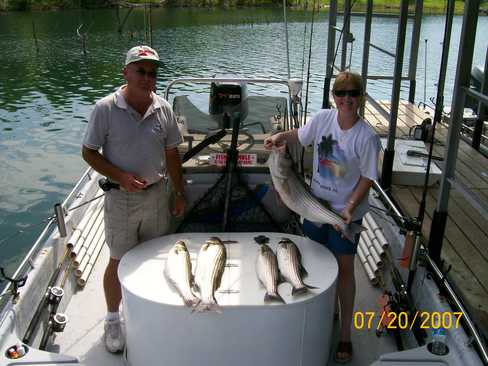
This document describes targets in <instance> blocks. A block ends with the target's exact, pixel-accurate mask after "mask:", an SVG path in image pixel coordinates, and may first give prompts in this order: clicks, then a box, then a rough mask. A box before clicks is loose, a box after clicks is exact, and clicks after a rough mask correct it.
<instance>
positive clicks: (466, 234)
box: [364, 101, 488, 336]
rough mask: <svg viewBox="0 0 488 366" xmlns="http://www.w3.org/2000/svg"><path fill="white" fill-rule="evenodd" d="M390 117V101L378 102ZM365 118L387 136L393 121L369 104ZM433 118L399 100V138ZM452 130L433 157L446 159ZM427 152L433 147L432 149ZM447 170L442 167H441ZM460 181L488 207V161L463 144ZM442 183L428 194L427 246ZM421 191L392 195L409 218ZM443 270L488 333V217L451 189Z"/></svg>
mask: <svg viewBox="0 0 488 366" xmlns="http://www.w3.org/2000/svg"><path fill="white" fill-rule="evenodd" d="M379 103H380V104H381V106H382V107H383V108H384V109H385V110H386V111H387V112H388V113H390V103H389V102H384V101H383V102H379ZM364 117H365V119H366V121H367V122H368V123H369V124H370V125H371V126H372V127H373V128H374V129H375V130H376V132H377V133H378V134H379V135H380V136H382V137H383V136H386V135H387V134H388V125H389V122H388V120H386V119H385V118H384V117H383V116H382V115H381V114H380V113H378V111H377V110H376V109H375V108H374V107H373V106H372V105H371V104H369V103H367V104H366V107H365V112H364ZM428 117H430V118H432V116H429V115H428V114H427V113H425V112H424V111H422V110H420V109H419V108H418V107H417V106H415V105H413V104H411V103H408V102H406V101H400V105H399V110H398V119H397V131H396V136H397V138H406V137H407V138H408V136H409V133H410V130H411V128H412V127H413V126H415V125H418V124H420V123H421V122H422V121H423V120H424V119H426V118H428ZM447 133H448V127H447V126H446V125H445V124H439V123H438V124H437V125H436V131H435V136H434V144H435V145H434V149H433V153H434V155H437V156H441V157H443V156H444V150H445V148H446V146H445V142H446V141H447ZM427 149H428V146H427ZM437 164H438V166H439V168H440V169H442V166H443V162H437ZM456 179H457V180H459V181H461V182H462V183H464V185H465V186H467V187H468V188H469V189H470V190H471V191H472V192H474V194H475V195H477V197H478V198H479V200H480V202H484V203H485V204H486V202H488V159H487V158H486V157H485V156H483V155H482V154H481V153H479V152H478V151H476V150H475V149H473V148H472V147H471V146H470V145H469V144H468V143H466V142H465V141H463V140H460V141H459V150H458V156H457V161H456ZM439 188H440V185H439V182H437V183H435V184H433V185H432V186H430V187H429V188H428V191H427V202H426V212H425V218H424V222H423V225H422V239H423V243H424V245H425V246H427V245H428V241H429V236H430V229H431V222H432V215H433V212H434V209H435V207H436V204H437V197H438V192H439ZM422 190H423V187H421V186H406V185H398V184H393V185H392V192H391V193H392V196H393V198H394V200H395V201H396V203H397V204H398V205H399V207H400V208H401V210H402V211H403V212H404V213H405V214H408V215H409V216H410V217H417V215H418V210H419V204H420V201H421V198H422ZM441 257H442V259H443V260H444V263H445V265H444V269H445V270H447V269H450V270H449V271H448V274H447V276H448V277H449V278H450V279H452V281H453V283H454V286H455V287H456V290H457V292H458V293H459V294H460V295H461V296H462V297H463V300H464V302H465V305H466V307H467V308H468V309H469V310H470V313H471V314H472V316H473V318H474V321H475V322H476V324H477V325H478V326H479V328H480V329H481V331H482V332H483V333H484V334H485V336H486V335H487V334H488V218H487V217H482V215H481V214H480V213H479V212H478V211H477V210H476V209H475V208H474V207H473V206H472V205H471V204H470V203H469V202H468V201H467V200H466V199H465V198H464V197H463V195H462V194H460V193H459V192H457V191H456V190H455V189H453V188H451V191H450V199H449V206H448V220H447V225H446V231H445V235H444V240H443V247H442V254H441Z"/></svg>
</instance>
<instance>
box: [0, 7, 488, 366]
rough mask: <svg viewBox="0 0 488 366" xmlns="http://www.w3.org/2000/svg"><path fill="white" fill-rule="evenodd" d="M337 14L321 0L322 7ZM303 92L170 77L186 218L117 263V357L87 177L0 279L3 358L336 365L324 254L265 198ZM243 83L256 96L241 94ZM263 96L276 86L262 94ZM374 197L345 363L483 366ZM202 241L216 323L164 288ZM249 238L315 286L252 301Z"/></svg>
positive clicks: (427, 271)
mask: <svg viewBox="0 0 488 366" xmlns="http://www.w3.org/2000/svg"><path fill="white" fill-rule="evenodd" d="M405 3H406V2H405ZM336 5H337V4H336V3H335V2H332V5H331V6H332V10H331V12H333V11H336V9H335V10H334V8H333V7H334V6H336ZM403 17H404V18H405V19H406V15H403ZM334 25H335V22H334V24H332V25H331V26H334ZM461 49H462V48H461ZM192 83H193V84H205V85H207V86H208V87H207V88H204V90H206V93H208V94H207V97H208V101H209V102H208V106H209V108H208V113H207V112H206V111H204V110H203V108H202V107H201V106H199V105H197V104H195V103H194V102H193V101H192V100H191V96H188V95H184V94H182V95H178V93H174V92H173V88H174V87H175V86H176V85H179V84H185V85H187V84H192ZM300 84H301V83H300V82H299V81H297V80H293V79H289V80H278V79H265V78H263V79H247V78H216V77H214V78H184V79H177V80H174V81H172V82H170V83H169V84H168V86H167V89H166V94H165V95H166V98H167V99H168V100H170V101H171V102H172V103H173V108H174V110H175V112H176V114H177V117H178V124H179V127H180V129H181V131H182V133H183V135H184V141H185V142H184V144H183V146H182V148H181V151H180V152H181V154H182V161H183V162H184V180H185V182H186V188H185V191H186V194H187V201H188V206H189V210H188V212H187V213H186V214H185V216H184V218H183V219H181V220H176V219H173V221H172V222H171V225H170V227H171V230H170V232H169V233H168V235H165V236H163V237H160V238H156V239H153V240H151V241H148V242H146V243H142V244H141V245H139V246H137V247H136V248H134V249H133V250H131V251H130V252H129V253H127V255H126V256H124V258H123V259H122V261H121V264H120V269H119V276H120V278H121V282H122V287H123V316H124V321H125V332H126V334H127V347H126V349H125V352H124V353H123V354H118V355H115V354H110V353H108V352H106V351H105V349H104V345H103V343H102V333H103V322H104V316H105V303H104V299H103V292H102V286H101V283H102V280H101V278H102V274H103V270H104V266H105V264H106V262H107V260H108V251H107V248H106V246H105V245H104V228H103V199H102V197H103V194H104V189H107V186H106V182H105V181H104V177H102V176H100V175H99V174H98V173H97V172H95V171H94V170H92V169H88V170H87V171H86V172H85V173H84V174H83V176H82V177H81V178H80V180H79V181H78V182H77V184H76V185H75V187H74V188H73V190H72V191H71V193H70V194H69V195H68V196H67V197H66V199H65V200H64V201H63V202H62V203H59V204H56V205H55V207H54V210H53V211H54V214H53V217H51V218H50V220H49V222H48V224H47V225H46V227H45V228H44V230H43V232H42V233H41V234H40V236H39V237H38V238H37V240H36V241H35V243H33V245H32V247H31V250H30V251H29V253H28V254H27V255H26V257H25V259H24V260H23V261H22V263H21V265H20V266H19V267H18V269H17V270H16V271H15V273H12V274H10V273H5V272H3V273H2V280H3V282H4V283H5V287H4V289H3V290H2V292H1V294H0V351H1V352H0V364H1V365H61V364H83V365H124V364H129V365H133V366H136V365H143V364H144V365H153V364H154V365H155V364H160V363H161V362H163V363H167V364H171V365H191V364H196V362H198V363H205V364H209V363H212V364H214V365H228V364H230V363H232V364H233V365H243V366H244V365H250V364H255V365H260V366H261V365H262V366H265V365H269V364H278V365H283V366H285V365H307V366H309V365H310V366H315V365H317V366H318V365H324V364H328V365H335V364H336V363H335V362H334V360H333V353H334V352H333V350H334V347H335V344H336V342H337V321H338V320H337V319H336V318H335V317H334V312H333V308H334V301H335V295H334V294H335V286H336V278H337V265H336V264H335V262H334V260H333V257H332V254H331V253H330V252H328V251H327V250H326V249H324V248H323V247H321V246H319V245H318V244H317V243H314V242H313V241H311V240H310V239H307V238H305V237H303V235H302V232H301V224H300V220H301V218H300V217H298V216H297V215H296V214H294V213H293V212H292V211H290V210H289V209H288V208H287V207H286V206H285V205H284V204H283V203H282V202H281V200H280V199H279V198H278V196H277V194H276V193H275V191H274V188H273V185H272V182H271V178H270V175H269V170H268V168H267V166H266V160H267V157H268V154H269V152H267V151H266V150H265V149H264V148H263V141H264V138H265V137H266V136H269V134H272V133H274V132H276V131H281V130H287V129H290V128H294V127H299V126H301V124H302V123H304V120H303V119H300V118H298V116H300V115H301V110H300V98H301V97H302V95H301V93H302V90H301V85H300ZM254 86H259V88H258V90H259V92H258V93H255V94H253V93H252V89H253V87H254ZM267 88H270V89H275V88H282V90H283V91H282V93H281V94H280V95H279V96H267V95H266V90H267ZM182 89H183V90H187V89H186V88H182ZM198 90H202V89H201V88H198ZM200 100H201V99H200ZM290 154H291V156H292V157H293V158H294V160H295V162H296V165H297V171H299V172H301V174H303V175H304V178H306V177H307V174H308V173H309V169H310V167H309V165H308V164H307V161H308V159H307V154H310V153H309V152H308V151H307V149H305V151H304V152H303V154H304V157H303V159H301V157H302V151H300V150H298V149H292V150H291V151H290ZM302 162H303V163H302ZM390 173H391V172H390ZM374 188H375V189H374V190H373V191H372V192H371V194H370V197H369V200H370V203H371V205H372V207H374V210H372V211H371V212H370V213H369V214H368V215H367V217H366V219H365V220H364V221H363V225H364V226H365V227H366V228H367V230H366V231H365V232H364V233H362V234H361V241H360V249H359V252H358V256H357V259H356V263H357V266H356V277H357V279H356V281H357V289H358V294H357V300H356V308H355V313H354V319H353V325H354V328H355V330H354V331H353V339H352V341H353V344H354V358H353V360H352V361H351V363H350V364H351V365H374V366H387V365H389V366H392V365H399V364H405V365H407V364H408V365H435V364H439V365H441V364H442V365H473V366H476V365H486V364H488V358H487V351H486V346H485V345H484V342H483V340H482V337H481V336H480V335H479V333H478V331H477V328H476V326H475V324H474V323H473V320H472V318H471V316H470V313H469V312H468V310H467V309H466V307H465V306H464V305H463V303H462V302H461V301H460V300H459V298H458V296H457V295H456V293H455V291H454V290H453V287H452V286H451V284H450V283H449V281H448V279H447V278H446V276H445V273H444V272H443V271H441V269H439V267H438V266H437V263H436V261H435V260H433V259H431V258H430V256H429V253H427V251H426V250H425V248H424V247H423V246H421V245H420V243H419V241H418V236H413V237H412V234H411V231H412V228H415V224H416V222H415V220H413V219H411V218H409V217H407V216H406V215H405V214H404V213H403V212H402V211H401V210H400V209H399V208H398V207H397V206H396V204H395V202H393V201H392V199H391V197H390V196H389V195H388V194H387V193H386V192H385V190H384V188H383V187H382V185H380V184H378V183H377V182H375V185H374ZM214 236H218V237H220V238H221V239H222V240H223V241H224V242H225V245H226V248H227V249H228V251H229V259H228V261H227V264H226V268H225V271H224V275H223V277H224V283H225V285H224V286H222V288H221V289H220V290H219V292H218V294H217V299H218V301H219V305H220V307H221V312H222V313H203V314H194V313H192V312H191V311H189V309H187V308H185V307H184V304H183V302H182V301H181V299H179V298H178V297H177V296H175V294H174V293H171V292H170V291H169V288H167V287H168V286H167V284H166V282H165V279H164V277H163V268H164V265H165V259H166V257H167V253H168V251H169V249H170V248H171V246H172V245H173V244H174V243H175V241H176V240H184V241H186V242H188V243H189V244H188V247H189V251H190V257H191V259H192V261H194V259H195V255H196V251H197V249H198V248H199V246H200V245H201V243H202V242H204V241H205V240H206V239H208V238H209V237H214ZM259 236H265V237H266V238H267V239H268V240H269V241H270V245H273V246H276V245H277V243H278V241H279V240H281V238H283V237H286V238H288V239H291V240H293V241H295V243H296V244H297V246H298V247H300V249H302V252H303V253H302V254H303V264H304V266H305V267H309V276H310V277H309V280H307V281H310V284H311V285H315V286H316V287H318V289H316V290H314V291H311V292H310V293H309V294H307V295H306V296H304V297H300V298H294V297H293V296H292V295H291V294H290V292H291V289H290V288H289V287H286V285H284V286H285V287H284V288H280V291H282V292H283V293H285V294H286V295H285V296H284V300H285V302H287V303H286V304H278V305H267V304H264V303H263V302H262V299H261V301H260V300H258V298H260V296H262V295H264V292H263V290H262V289H259V287H258V286H257V283H258V280H257V278H256V275H255V273H254V268H253V267H252V266H251V265H249V263H250V258H251V259H252V258H253V257H254V256H255V254H256V253H257V252H256V250H257V247H256V244H255V241H256V240H257V239H256V238H258V237H259ZM318 260H319V261H318ZM319 262H320V263H325V264H326V265H325V266H320V265H319V264H320V263H319ZM280 286H283V285H280ZM440 294H442V295H440ZM446 299H448V300H446ZM440 328H444V329H443V330H442V331H440V330H439V329H440Z"/></svg>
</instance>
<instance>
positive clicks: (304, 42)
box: [301, 0, 308, 82]
mask: <svg viewBox="0 0 488 366" xmlns="http://www.w3.org/2000/svg"><path fill="white" fill-rule="evenodd" d="M305 9H308V0H306V1H305ZM303 24H304V26H303V52H302V76H301V80H302V82H303V71H304V70H305V49H306V47H305V46H306V42H307V22H304V23H303Z"/></svg>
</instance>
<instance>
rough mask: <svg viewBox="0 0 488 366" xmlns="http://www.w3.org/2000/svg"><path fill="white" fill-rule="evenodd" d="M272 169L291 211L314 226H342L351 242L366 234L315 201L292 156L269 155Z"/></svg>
mask: <svg viewBox="0 0 488 366" xmlns="http://www.w3.org/2000/svg"><path fill="white" fill-rule="evenodd" d="M268 167H269V171H270V173H271V179H272V180H273V185H274V187H275V189H276V191H277V192H278V193H279V195H280V198H281V200H282V201H283V203H284V204H285V205H286V206H287V207H288V208H289V209H290V210H292V211H294V212H296V213H297V214H299V215H300V216H302V217H304V218H306V219H307V220H309V221H311V222H315V223H320V224H331V225H338V226H339V227H340V229H341V231H342V234H343V235H344V236H345V237H346V238H347V239H348V240H349V241H351V242H354V239H355V236H356V234H359V233H360V232H361V231H364V230H366V229H365V228H364V227H363V226H361V225H358V224H355V223H351V224H349V225H347V224H345V223H344V220H343V219H342V217H341V216H340V215H338V214H337V213H335V212H334V211H332V210H330V209H328V208H327V207H325V206H324V205H323V204H322V203H321V202H320V201H319V200H318V199H317V198H316V197H314V196H313V195H312V193H311V192H310V190H309V188H308V187H307V186H306V185H305V182H304V181H303V180H301V179H300V178H299V177H298V176H297V175H296V174H295V172H294V171H293V169H292V160H291V159H290V158H289V156H288V154H286V153H281V152H279V151H278V150H277V149H273V150H272V151H271V153H270V155H269V159H268Z"/></svg>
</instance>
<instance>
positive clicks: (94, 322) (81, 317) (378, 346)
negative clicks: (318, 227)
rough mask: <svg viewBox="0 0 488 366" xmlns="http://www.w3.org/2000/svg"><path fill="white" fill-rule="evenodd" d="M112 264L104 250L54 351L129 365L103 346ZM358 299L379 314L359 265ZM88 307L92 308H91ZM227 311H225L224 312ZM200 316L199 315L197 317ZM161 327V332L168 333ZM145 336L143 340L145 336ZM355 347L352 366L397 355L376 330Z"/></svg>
mask: <svg viewBox="0 0 488 366" xmlns="http://www.w3.org/2000/svg"><path fill="white" fill-rule="evenodd" d="M107 263H108V248H107V246H106V245H104V246H103V248H102V252H101V253H100V256H99V258H98V260H97V262H96V265H95V268H94V270H93V272H92V274H91V276H90V278H89V280H88V282H87V283H86V285H85V287H84V288H83V289H81V290H79V291H78V292H77V293H76V294H75V295H74V296H73V298H72V299H71V301H70V303H69V306H68V308H67V309H66V314H67V315H68V317H69V322H68V325H67V328H66V330H65V331H64V332H63V333H60V334H59V335H58V336H57V337H56V338H55V339H54V345H53V346H52V349H51V350H53V351H54V350H55V351H57V352H60V353H63V354H67V355H70V356H75V357H78V358H79V360H80V362H82V363H83V364H84V365H105V366H121V365H126V364H127V363H126V361H125V359H124V357H123V355H122V354H111V353H109V352H107V351H106V350H105V347H104V345H103V340H102V335H103V323H104V317H105V314H106V307H105V301H104V296H103V288H102V277H103V272H104V269H105V266H106V265H107ZM355 267H356V271H355V272H356V280H357V298H356V304H355V311H359V312H365V311H372V310H377V309H378V305H377V302H376V299H378V298H379V297H380V295H381V294H382V289H380V288H375V287H373V286H372V285H371V284H370V283H369V281H368V279H367V278H366V276H365V273H364V270H363V268H361V265H360V263H359V262H357V263H356V266H355ZM87 304H90V305H89V306H87ZM224 311H225V310H224ZM195 316H198V314H195ZM337 322H338V320H337V319H336V320H335V324H334V326H333V329H334V330H333V332H334V335H333V337H332V339H333V343H332V349H331V355H330V360H329V363H328V365H329V366H335V365H338V364H337V363H336V362H334V361H333V351H334V350H335V347H336V343H337V340H338V337H337V333H338V328H339V325H338V323H337ZM167 331H169V330H168V329H165V328H164V324H161V332H162V333H163V332H167ZM141 336H143V335H142V334H141ZM352 342H353V344H354V352H355V355H354V358H353V360H352V362H351V363H349V365H351V366H354V365H358V366H359V365H369V364H371V363H373V362H374V361H375V360H377V359H378V357H379V355H381V354H385V353H389V352H395V351H396V346H395V341H394V338H393V337H390V336H387V335H386V334H384V335H383V336H381V337H377V336H376V334H375V329H369V330H367V329H361V330H356V331H353V332H352Z"/></svg>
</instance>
